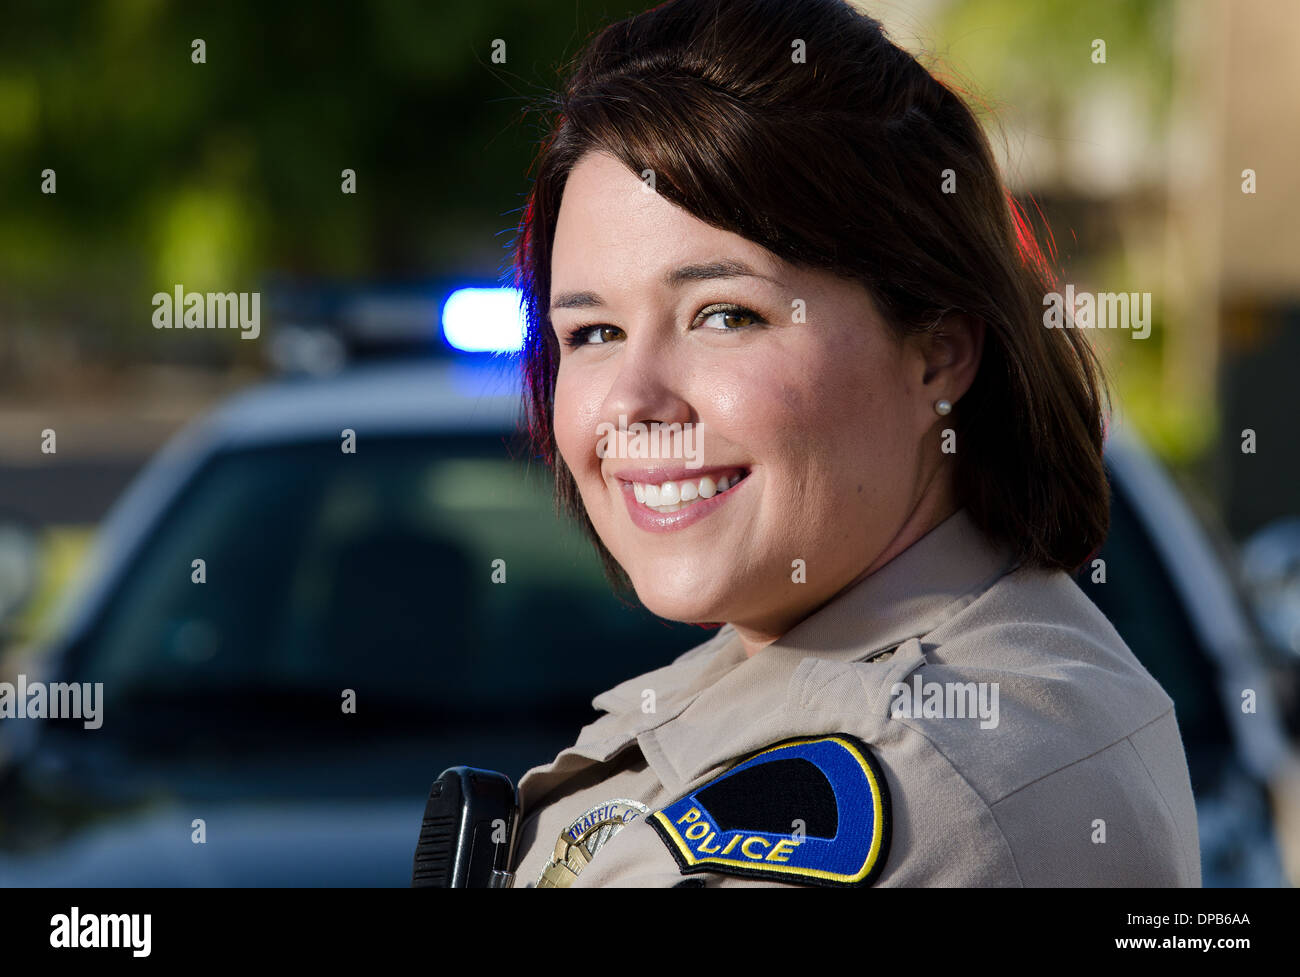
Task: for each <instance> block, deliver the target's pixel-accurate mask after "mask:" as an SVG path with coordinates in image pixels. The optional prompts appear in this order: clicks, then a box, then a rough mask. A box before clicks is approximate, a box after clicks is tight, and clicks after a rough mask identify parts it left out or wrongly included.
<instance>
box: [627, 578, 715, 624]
mask: <svg viewBox="0 0 1300 977" xmlns="http://www.w3.org/2000/svg"><path fill="white" fill-rule="evenodd" d="M633 587H634V588H635V590H636V596H637V598H638V599H639V600H640V601H641V603H642V604H644V605H645V606H646V608H647V609H648V610H649V611H650V613H651V614H654V615H656V616H658V617H662V618H666V619H667V620H669V621H681V622H683V623H686V624H698V623H701V622H705V621H709V622H713V621H725V620H726V617H725V612H724V611H723V610H722V607H723V605H724V604H725V601H723V600H720V599H714V597H713V595H710V594H701V593H700V592H699V591H698V590H689V589H682V590H677V589H665V588H663V587H643V586H640V585H638V584H637V582H636V581H633Z"/></svg>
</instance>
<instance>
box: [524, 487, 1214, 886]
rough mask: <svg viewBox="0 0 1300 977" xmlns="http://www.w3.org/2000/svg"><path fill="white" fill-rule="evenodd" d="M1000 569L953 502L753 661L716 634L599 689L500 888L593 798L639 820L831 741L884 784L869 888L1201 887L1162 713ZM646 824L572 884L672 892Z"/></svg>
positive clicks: (544, 854)
mask: <svg viewBox="0 0 1300 977" xmlns="http://www.w3.org/2000/svg"><path fill="white" fill-rule="evenodd" d="M1010 564H1011V561H1010V560H1009V558H1008V554H1007V553H1006V552H1005V551H1001V550H998V549H996V548H994V547H992V546H991V545H990V544H989V542H988V541H987V540H986V538H985V537H984V536H983V535H982V534H981V533H980V532H979V530H978V529H977V528H976V527H975V525H974V524H973V523H972V522H971V520H970V519H969V517H968V516H967V515H966V514H965V512H964V511H962V512H958V513H956V514H955V515H953V516H952V517H950V518H949V519H947V520H946V521H945V522H943V523H942V524H941V525H939V526H938V527H936V528H935V529H934V530H932V531H931V532H930V533H929V534H927V535H926V536H925V537H923V538H922V539H920V540H918V541H917V542H916V543H915V544H913V545H912V546H911V547H910V548H908V549H907V550H906V551H904V552H903V553H901V554H900V555H899V556H897V557H896V558H895V559H894V560H892V561H891V562H890V563H888V564H887V565H886V566H884V567H883V568H881V569H880V570H879V571H877V572H876V573H874V574H873V575H871V576H870V577H868V578H867V579H865V580H863V581H862V582H860V583H859V584H857V585H856V586H854V587H853V588H852V589H850V590H848V591H846V592H844V593H843V594H841V595H839V596H838V597H837V598H835V599H834V600H832V601H831V602H830V603H828V604H826V605H825V606H823V607H822V608H820V609H819V610H817V611H816V612H815V613H814V614H812V615H810V616H809V617H808V618H806V619H805V620H804V621H802V622H800V623H799V624H798V625H797V626H796V627H794V628H793V629H792V630H790V631H789V632H788V633H787V634H786V635H784V636H783V637H781V638H780V639H779V640H777V641H776V642H774V643H773V644H771V645H769V646H767V647H766V648H764V649H762V650H761V651H759V652H758V653H757V654H755V655H754V656H753V657H750V658H747V657H746V656H745V654H744V650H743V648H742V647H741V644H740V641H739V638H738V636H737V635H736V633H735V631H734V629H733V628H732V627H731V626H730V625H727V626H724V627H723V628H722V629H721V630H720V631H719V632H718V633H717V634H716V635H715V636H714V637H713V638H712V639H711V640H709V641H706V642H705V643H703V644H701V645H699V646H698V647H696V648H694V649H692V650H690V651H688V652H686V653H685V654H684V655H682V656H681V657H680V658H678V659H677V660H676V661H674V662H673V663H672V664H670V665H667V666H665V667H664V668H660V669H657V670H655V671H652V672H648V673H646V674H645V675H641V676H638V677H637V678H633V679H630V680H629V681H627V682H624V683H622V684H621V685H619V686H617V687H615V688H613V689H611V690H609V691H608V692H604V693H602V694H601V695H599V696H597V697H596V698H595V699H594V700H593V705H594V706H595V707H596V708H597V709H598V710H601V711H602V712H603V713H604V714H603V715H601V716H600V717H599V718H597V719H596V720H595V721H594V722H592V723H591V724H590V725H588V726H586V727H585V728H583V730H582V731H581V734H580V735H579V737H578V740H577V742H576V743H575V744H574V745H573V746H571V747H569V748H568V749H565V750H563V751H562V752H561V753H560V754H559V756H557V757H556V759H555V760H554V761H553V762H552V763H550V764H546V765H544V766H540V767H535V768H533V769H532V770H530V771H528V773H527V774H525V776H524V777H523V779H522V780H521V781H520V783H519V792H520V803H521V813H520V835H519V844H518V848H517V854H516V859H515V869H516V874H517V879H516V882H515V885H516V886H520V887H522V886H532V885H534V884H535V883H536V881H537V879H538V876H539V874H540V873H541V871H542V869H543V867H544V866H545V865H546V863H547V861H548V859H550V857H551V855H552V853H553V849H554V847H555V843H556V840H557V838H558V837H559V835H560V833H561V832H562V831H563V830H564V829H566V828H567V827H568V826H569V825H570V824H571V823H572V822H573V821H574V820H575V819H577V818H578V817H579V816H581V815H582V814H583V813H584V812H587V811H589V810H591V809H593V808H596V807H598V806H600V805H601V804H602V803H604V802H606V801H610V800H614V799H628V800H633V801H639V802H641V803H643V804H645V805H647V806H648V807H649V808H650V810H651V811H652V812H653V811H658V810H660V809H661V808H663V807H665V806H667V805H668V804H670V803H671V802H674V801H676V800H678V799H679V798H681V797H683V795H685V794H686V793H688V792H689V791H693V790H695V789H697V788H700V787H701V786H702V785H704V784H705V783H706V782H708V781H710V780H711V779H712V778H714V777H717V776H718V775H720V774H722V773H724V772H725V771H726V770H728V769H729V768H730V767H732V766H734V765H735V764H736V763H737V762H738V761H740V760H741V759H743V758H745V757H746V756H748V755H749V754H752V753H755V752H757V751H758V750H760V749H761V748H763V747H765V746H768V745H770V744H774V743H777V742H779V741H783V740H787V739H789V738H791V737H798V736H803V735H809V736H815V735H820V734H829V733H848V734H851V735H852V736H855V737H857V738H858V739H859V740H861V741H862V742H864V743H865V744H866V745H867V746H868V747H869V749H870V751H871V753H872V754H873V755H874V757H875V759H876V761H877V762H878V765H879V768H880V769H881V770H882V771H883V774H884V780H885V782H886V785H887V789H888V795H889V799H888V803H889V806H890V811H891V815H890V821H891V827H890V836H891V837H890V841H889V846H888V849H887V851H885V852H884V853H883V858H884V864H883V868H882V869H881V871H880V874H879V876H878V877H877V878H876V879H875V883H874V884H876V885H879V886H1199V885H1200V882H1201V869H1200V849H1199V844H1198V841H1197V825H1196V809H1195V806H1194V804H1193V800H1192V791H1191V786H1190V782H1189V778H1188V771H1187V761H1186V757H1185V755H1184V753H1183V747H1182V740H1181V738H1180V735H1179V731H1178V724H1177V722H1176V720H1175V718H1174V709H1173V702H1172V701H1171V700H1170V698H1169V697H1168V695H1166V694H1165V692H1164V690H1163V689H1161V687H1160V686H1159V685H1158V684H1157V683H1156V681H1155V680H1154V679H1153V678H1151V676H1150V675H1149V674H1148V673H1147V671H1146V670H1145V669H1144V668H1143V667H1142V666H1141V665H1140V664H1139V663H1138V661H1137V659H1135V658H1134V656H1133V654H1132V652H1130V651H1129V649H1128V648H1127V646H1126V645H1125V644H1124V642H1123V641H1122V640H1121V638H1120V637H1119V635H1118V634H1117V633H1116V632H1115V630H1114V628H1113V627H1112V626H1111V625H1110V623H1109V622H1108V621H1107V620H1106V618H1105V617H1104V616H1103V615H1102V613H1101V612H1100V611H1099V610H1098V609H1097V608H1096V606H1095V605H1093V604H1092V602H1091V601H1089V600H1088V598H1087V597H1086V596H1085V595H1084V593H1083V592H1082V591H1081V590H1080V589H1079V588H1078V586H1077V585H1076V584H1075V583H1074V582H1073V580H1071V579H1070V577H1069V576H1068V575H1066V574H1065V573H1063V572H1060V571H1056V572H1046V571H1041V570H1029V569H1019V570H1014V569H1012V568H1011V565H1010ZM918 679H919V682H920V683H922V684H921V685H920V686H919V687H920V689H922V690H923V689H925V688H926V687H927V684H928V683H954V682H955V683H977V687H979V688H982V689H983V690H984V691H986V692H987V693H988V694H987V696H986V697H985V699H984V700H983V701H984V703H985V704H986V705H988V706H991V705H992V704H993V702H996V706H997V708H996V710H992V709H985V710H984V712H983V717H984V718H979V717H972V716H969V715H967V716H966V717H961V716H959V715H937V716H936V715H927V714H925V713H924V711H923V710H922V709H921V708H920V707H919V704H918V706H917V707H916V708H912V709H911V710H910V711H909V710H908V709H907V708H906V706H905V704H904V700H903V699H902V698H901V693H900V691H899V690H900V687H907V688H908V689H909V690H914V689H917V688H918ZM980 683H985V684H983V685H980ZM994 690H996V696H997V698H996V700H994V699H993V698H992V696H993V694H994ZM994 718H995V719H996V725H994V724H993V720H994ZM761 800H762V799H761V798H756V799H755V803H760V802H761ZM652 820H653V819H652V818H651V817H641V818H639V819H636V820H632V821H630V822H629V823H627V824H626V825H625V826H624V827H623V828H622V829H621V830H620V831H618V832H617V833H616V834H614V835H613V836H612V837H610V838H609V840H608V841H607V842H606V843H605V844H604V845H603V847H601V848H599V850H598V851H597V852H596V853H595V855H594V857H593V858H592V860H591V862H590V864H589V865H587V866H586V867H585V868H583V869H582V870H581V872H580V874H579V875H578V877H577V879H576V880H574V882H573V885H574V886H575V887H577V886H581V887H591V886H673V885H677V884H678V883H681V882H682V881H683V880H684V879H685V878H687V876H686V875H684V874H683V872H682V869H681V868H680V867H679V863H678V861H677V858H676V857H675V856H674V854H673V852H672V850H671V848H670V846H669V842H668V841H667V840H665V838H663V837H661V835H660V833H659V832H657V831H656V830H655V828H654V826H653V824H652ZM761 853H762V849H761V848H759V849H757V851H756V854H761ZM691 878H692V879H694V880H702V881H703V882H704V883H705V884H706V885H708V886H710V887H712V886H732V885H764V884H767V885H784V884H791V880H790V879H788V878H782V877H779V876H772V877H766V878H750V877H742V876H736V875H730V874H725V873H722V872H714V871H705V872H703V873H699V874H693V875H692V876H691ZM695 884H698V883H695ZM794 884H805V883H804V882H802V881H800V880H796V881H795V882H794Z"/></svg>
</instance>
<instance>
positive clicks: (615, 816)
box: [537, 797, 650, 889]
mask: <svg viewBox="0 0 1300 977" xmlns="http://www.w3.org/2000/svg"><path fill="white" fill-rule="evenodd" d="M649 813H650V808H648V807H646V806H645V805H644V804H642V803H640V802H639V801H629V800H626V799H625V798H621V797H620V798H616V799H615V800H612V801H605V803H603V804H598V805H596V806H595V807H593V808H592V809H591V810H590V811H587V812H586V813H585V814H583V815H582V816H581V817H579V818H577V819H576V820H575V821H574V822H573V823H572V824H570V825H569V826H568V827H567V828H565V829H564V830H563V831H561V832H560V837H559V839H558V840H557V841H556V842H555V852H554V854H553V855H552V856H551V860H550V861H549V862H547V863H546V867H545V868H543V869H542V874H541V875H539V876H538V877H537V888H539V889H567V888H568V887H569V886H571V885H573V881H574V879H576V878H577V877H578V874H579V873H580V872H581V871H582V870H583V869H584V868H586V867H587V863H588V862H590V861H591V860H592V859H593V858H594V857H595V856H596V852H597V851H599V850H600V847H601V846H602V845H604V844H605V842H607V841H609V839H610V838H613V837H614V835H616V834H618V833H619V832H620V831H622V830H623V826H624V825H626V824H630V823H631V822H633V821H635V820H636V819H637V818H639V817H644V816H645V815H647V814H649Z"/></svg>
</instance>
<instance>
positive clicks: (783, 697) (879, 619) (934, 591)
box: [521, 509, 1013, 791]
mask: <svg viewBox="0 0 1300 977" xmlns="http://www.w3.org/2000/svg"><path fill="white" fill-rule="evenodd" d="M1012 562H1013V561H1012V558H1011V554H1010V552H1009V549H1008V548H1006V547H999V546H995V545H993V544H992V543H991V542H990V541H989V540H988V539H987V538H986V537H985V536H984V534H983V533H982V532H981V531H980V530H979V528H978V527H977V526H976V525H975V524H974V522H973V521H972V520H971V518H970V516H969V515H968V514H967V513H966V511H965V510H964V509H962V510H958V511H957V512H956V513H954V514H953V515H951V516H949V517H948V518H947V519H945V520H944V521H943V522H942V523H940V524H939V525H938V526H936V527H935V528H934V529H932V530H931V531H930V532H929V533H927V534H926V535H925V536H923V537H921V538H920V539H919V540H917V541H916V542H914V543H913V544H912V545H911V546H910V547H908V548H907V549H906V550H904V551H903V552H902V553H900V554H898V555H897V556H896V557H894V558H893V559H892V560H890V561H889V563H887V564H885V566H883V567H881V568H880V569H879V570H877V571H876V572H875V573H873V574H871V576H869V577H867V578H865V579H863V580H861V581H859V582H858V583H856V584H854V585H853V586H852V587H850V588H849V589H847V590H845V591H843V592H842V593H840V594H838V595H836V596H835V597H833V598H832V599H831V600H830V601H828V602H827V603H826V604H824V605H823V606H822V607H820V608H818V609H817V610H816V611H814V612H813V613H812V614H811V615H809V616H808V617H806V618H805V619H804V620H802V621H800V622H799V623H798V624H797V625H795V626H794V627H793V628H792V629H791V630H790V631H788V632H787V633H786V634H784V635H782V636H781V637H780V638H778V639H777V640H776V641H774V642H772V643H771V644H769V645H768V646H767V647H765V648H763V649H762V650H760V651H758V652H757V653H755V654H754V655H753V656H751V657H746V655H745V651H744V648H743V646H742V644H741V641H740V637H739V635H738V634H737V633H736V631H735V628H733V627H732V626H731V625H730V624H728V625H725V626H724V627H723V628H722V629H721V630H720V631H719V632H718V633H717V634H716V635H714V636H713V638H711V639H710V640H709V641H707V642H705V643H704V644H702V645H699V646H697V647H695V648H693V649H691V650H690V651H688V652H686V653H685V654H684V655H682V656H681V657H679V658H678V659H677V660H676V661H674V662H672V663H671V664H669V665H666V666H664V667H663V668H659V669H655V670H654V671H652V672H647V673H645V674H643V675H638V676H636V677H635V678H631V679H628V680H627V681H626V682H623V683H620V684H619V685H617V686H615V687H614V688H612V689H610V690H608V691H606V692H602V693H601V694H600V695H598V696H596V698H595V699H593V700H592V705H593V706H594V707H595V708H596V709H597V710H600V711H602V712H604V713H606V715H603V716H601V717H599V718H598V719H597V720H596V721H595V722H593V723H592V724H590V725H589V726H586V727H585V728H584V729H583V730H582V733H581V735H580V736H579V738H578V741H577V742H576V743H575V744H574V745H573V746H572V747H570V748H569V749H568V750H565V751H564V752H563V753H562V754H561V756H560V758H557V764H558V762H559V760H560V759H563V758H565V757H566V755H568V760H569V762H571V763H572V762H574V761H578V760H579V758H586V759H587V760H600V761H603V760H605V759H608V758H610V757H612V756H613V755H615V754H616V753H618V752H621V750H622V749H623V748H624V747H626V746H627V745H628V744H629V743H631V741H632V740H634V739H639V740H640V741H641V746H642V749H643V752H645V753H646V755H647V759H649V760H650V762H651V764H652V766H654V767H655V769H656V773H657V774H658V775H659V777H660V779H661V780H662V781H663V783H664V785H665V787H667V788H668V789H669V790H674V791H675V790H679V789H681V788H682V787H683V785H685V784H688V783H689V782H690V781H692V780H693V779H695V778H696V777H697V776H699V775H700V774H701V773H703V772H705V771H708V770H710V769H712V768H713V767H715V766H717V765H719V764H721V763H724V762H726V761H728V760H730V759H733V758H735V757H738V756H740V755H742V754H745V753H748V752H750V751H752V750H756V749H759V748H760V747H762V746H765V745H768V744H769V743H771V742H775V741H777V740H779V739H782V738H784V737H786V736H791V735H799V734H802V733H805V732H833V730H824V729H817V730H814V729H803V728H799V727H800V725H801V724H807V723H812V724H816V723H818V722H825V721H826V720H825V718H824V717H822V716H819V715H818V714H817V713H815V712H809V711H807V710H801V709H800V704H799V703H798V702H794V703H791V702H790V693H791V690H792V680H794V679H795V678H796V670H798V669H800V668H801V667H802V668H803V669H804V672H803V673H801V674H805V675H806V671H807V667H808V666H805V665H803V663H804V662H806V661H808V660H810V659H811V660H812V663H814V664H815V662H816V661H817V660H819V659H820V660H823V661H826V662H831V663H836V662H839V663H850V662H856V661H862V660H864V659H867V658H871V657H874V656H875V655H877V654H879V653H881V652H884V651H887V650H889V649H891V648H894V647H897V646H899V645H901V644H902V643H903V642H905V641H907V640H908V639H909V638H913V637H919V636H921V635H924V634H927V633H929V632H930V631H933V630H934V629H935V628H937V627H938V626H939V625H940V624H942V623H943V622H944V621H945V620H947V619H948V618H949V617H951V616H953V615H954V614H956V613H958V612H959V611H960V610H961V609H962V608H964V607H965V606H966V605H967V604H969V603H970V602H971V601H973V600H974V599H975V598H976V597H977V596H979V594H981V593H983V592H984V591H985V590H987V589H988V587H989V586H991V585H992V584H993V583H994V582H995V581H996V580H997V579H998V578H1000V577H1001V576H1002V575H1003V574H1005V573H1007V572H1008V571H1009V570H1010V569H1012ZM922 662H923V658H922V657H921V654H920V652H919V649H914V650H913V652H912V654H911V655H909V656H906V657H905V659H904V660H902V661H899V662H897V663H895V664H894V665H892V666H891V667H888V668H882V669H881V670H880V671H879V672H878V673H873V674H874V675H876V676H878V679H879V680H880V681H888V682H890V683H892V682H893V681H897V680H899V679H900V678H902V677H903V675H904V673H905V672H906V671H910V670H911V669H912V668H915V667H916V666H917V665H919V664H921V663H922ZM647 691H649V692H652V693H653V700H650V699H649V698H648V697H647V694H646V693H647ZM796 691H797V690H796ZM648 703H650V704H648ZM692 707H694V708H692ZM688 708H690V709H691V713H690V715H689V716H682V714H683V713H684V712H686V710H687V709H688ZM679 716H681V717H682V718H681V719H680V720H678V721H677V722H670V720H674V719H678V717H679ZM553 766H554V765H553ZM547 769H551V768H549V767H548V768H547ZM522 786H523V785H522V783H521V788H522Z"/></svg>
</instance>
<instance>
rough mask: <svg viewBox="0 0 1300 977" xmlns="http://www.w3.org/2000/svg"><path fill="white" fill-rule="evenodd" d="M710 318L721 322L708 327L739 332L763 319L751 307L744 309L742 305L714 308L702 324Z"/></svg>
mask: <svg viewBox="0 0 1300 977" xmlns="http://www.w3.org/2000/svg"><path fill="white" fill-rule="evenodd" d="M710 320H717V321H718V322H719V325H711V326H707V327H706V328H709V329H712V330H714V331H716V332H739V331H740V330H741V329H746V328H748V327H749V326H753V325H757V324H759V323H761V322H762V321H763V320H761V319H760V318H759V317H758V316H757V315H756V314H755V313H753V312H750V311H749V309H743V308H741V307H740V306H730V307H727V308H721V309H713V310H712V311H710V312H708V313H707V314H706V315H705V316H704V318H703V320H702V321H701V324H703V323H706V322H709V321H710Z"/></svg>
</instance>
